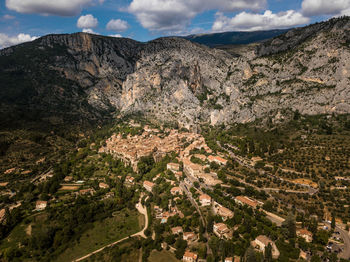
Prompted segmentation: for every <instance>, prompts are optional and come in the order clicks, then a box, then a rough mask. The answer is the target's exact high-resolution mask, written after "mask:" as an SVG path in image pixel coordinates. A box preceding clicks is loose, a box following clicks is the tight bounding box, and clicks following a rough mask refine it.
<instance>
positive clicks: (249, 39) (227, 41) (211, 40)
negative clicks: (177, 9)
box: [184, 29, 289, 47]
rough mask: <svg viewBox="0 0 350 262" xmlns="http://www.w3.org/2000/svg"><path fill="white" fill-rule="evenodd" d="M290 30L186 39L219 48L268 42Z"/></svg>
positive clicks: (229, 33) (209, 35) (216, 34)
mask: <svg viewBox="0 0 350 262" xmlns="http://www.w3.org/2000/svg"><path fill="white" fill-rule="evenodd" d="M288 31H289V29H282V30H268V31H254V32H223V33H213V34H198V35H189V36H186V37H184V38H185V39H187V40H190V41H192V42H194V43H198V44H202V45H206V46H209V47H217V46H222V45H246V44H251V43H256V42H261V41H264V40H268V39H270V38H273V37H276V36H279V35H282V34H284V33H286V32H288Z"/></svg>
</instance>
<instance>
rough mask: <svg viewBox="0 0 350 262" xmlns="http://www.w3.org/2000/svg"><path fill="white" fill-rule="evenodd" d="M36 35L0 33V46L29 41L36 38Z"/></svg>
mask: <svg viewBox="0 0 350 262" xmlns="http://www.w3.org/2000/svg"><path fill="white" fill-rule="evenodd" d="M37 38H38V37H37V36H30V35H28V34H23V33H22V34H18V35H17V36H12V37H11V36H8V35H6V34H2V33H0V48H5V47H9V46H12V45H18V44H20V43H24V42H29V41H33V40H35V39H37Z"/></svg>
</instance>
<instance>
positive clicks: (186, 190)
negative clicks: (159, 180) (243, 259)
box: [180, 182, 212, 254]
mask: <svg viewBox="0 0 350 262" xmlns="http://www.w3.org/2000/svg"><path fill="white" fill-rule="evenodd" d="M180 188H181V189H182V190H183V191H184V192H185V194H186V195H187V197H188V198H189V200H190V201H191V203H192V205H194V207H195V208H196V210H197V212H198V214H199V215H200V217H201V220H202V224H203V227H204V228H205V232H204V234H203V235H204V237H205V238H207V239H208V232H207V223H206V221H205V219H204V216H203V214H202V211H201V210H200V209H199V206H198V204H197V202H196V200H194V199H193V197H192V193H191V192H190V191H189V190H188V189H187V186H186V184H185V183H184V182H180ZM208 240H209V239H208ZM206 246H207V254H212V251H211V248H210V246H209V242H208V241H207V243H206Z"/></svg>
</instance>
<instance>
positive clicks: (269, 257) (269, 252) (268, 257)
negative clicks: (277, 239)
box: [264, 243, 272, 262]
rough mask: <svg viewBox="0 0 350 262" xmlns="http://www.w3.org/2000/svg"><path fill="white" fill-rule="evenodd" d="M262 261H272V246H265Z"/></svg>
mask: <svg viewBox="0 0 350 262" xmlns="http://www.w3.org/2000/svg"><path fill="white" fill-rule="evenodd" d="M264 261H266V262H270V261H272V246H271V244H270V243H269V244H268V245H267V247H266V248H265V257H264Z"/></svg>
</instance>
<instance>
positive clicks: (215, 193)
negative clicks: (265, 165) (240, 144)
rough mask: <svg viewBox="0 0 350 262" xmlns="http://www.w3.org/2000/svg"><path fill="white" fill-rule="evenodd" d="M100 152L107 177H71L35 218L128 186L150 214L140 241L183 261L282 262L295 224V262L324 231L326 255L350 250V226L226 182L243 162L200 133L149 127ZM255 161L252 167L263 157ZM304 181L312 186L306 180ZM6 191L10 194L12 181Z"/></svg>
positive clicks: (115, 138)
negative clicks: (255, 260)
mask: <svg viewBox="0 0 350 262" xmlns="http://www.w3.org/2000/svg"><path fill="white" fill-rule="evenodd" d="M95 148H96V153H97V154H96V155H91V156H88V158H90V160H89V161H97V160H98V161H101V160H103V161H107V162H106V164H104V170H108V171H107V172H106V171H103V172H100V171H98V170H97V171H95V173H94V175H92V176H86V177H81V176H77V175H76V174H67V175H65V176H64V177H63V179H62V181H61V182H60V183H59V186H58V188H57V190H58V191H57V192H58V193H59V194H56V195H55V196H54V197H46V198H47V199H38V200H36V201H35V203H34V205H33V207H32V212H33V214H40V213H43V212H45V210H47V209H48V208H49V209H51V208H54V207H57V206H60V205H62V203H69V201H75V200H76V199H78V198H81V197H83V198H86V199H94V201H96V200H97V201H106V200H107V201H108V200H109V201H113V200H114V199H115V198H116V197H117V195H118V193H117V192H116V190H115V187H116V185H122V186H123V187H125V188H127V190H130V191H132V192H134V193H136V195H137V196H139V197H140V203H143V205H144V209H145V210H147V211H146V214H144V215H146V216H148V217H150V218H149V220H150V222H149V223H148V224H146V225H144V226H145V228H144V229H143V231H142V232H141V233H140V236H143V237H148V238H149V237H150V238H152V239H153V241H155V242H157V243H158V242H159V244H160V246H161V249H162V250H164V251H166V252H170V253H171V254H173V256H174V257H176V258H177V259H179V260H183V261H191V262H193V261H214V260H211V257H215V256H219V255H220V256H224V255H225V257H224V258H223V259H224V260H223V261H225V262H232V261H234V262H238V261H242V259H243V258H244V257H245V256H247V252H248V251H247V250H250V251H251V252H253V253H254V252H255V253H256V254H260V256H261V257H266V256H269V257H271V259H273V260H277V259H278V258H280V257H281V256H282V257H283V256H285V254H286V250H284V249H285V247H284V246H285V245H287V244H286V243H287V242H285V240H283V238H282V240H281V234H282V235H283V234H285V233H283V232H284V231H285V230H286V228H288V227H289V225H290V224H289V223H291V224H293V225H294V226H293V228H294V229H293V232H292V233H291V234H292V235H293V234H295V236H293V237H294V238H295V239H296V240H297V241H298V244H297V245H296V246H293V250H294V251H293V252H294V255H293V259H295V260H302V261H309V260H311V258H312V256H313V253H312V252H315V251H314V250H313V249H311V247H313V246H314V245H315V246H316V245H318V246H319V247H320V243H321V242H320V234H321V233H322V234H323V235H325V236H327V238H326V239H325V240H324V238H323V240H322V241H324V243H323V242H322V243H323V245H324V246H325V248H326V249H327V251H328V252H330V253H335V252H337V254H340V253H344V252H345V251H344V249H345V250H346V249H347V248H349V245H350V237H348V235H349V233H348V232H349V229H348V228H347V229H346V228H345V227H342V226H340V224H339V226H338V225H337V226H335V225H331V221H328V219H327V220H324V221H322V220H320V219H318V218H317V217H316V218H315V219H316V220H315V221H317V223H316V224H317V225H316V229H315V230H311V229H310V228H311V223H312V221H313V220H312V219H313V218H311V220H309V221H308V222H307V223H306V222H305V221H304V220H300V219H298V221H296V218H295V217H293V218H292V217H287V216H286V215H285V214H283V212H282V213H281V212H277V210H271V208H270V207H269V203H270V202H271V201H274V199H273V196H271V195H268V194H267V193H266V192H265V191H264V190H261V191H259V189H258V188H253V187H251V186H250V184H249V183H246V182H245V181H243V180H242V181H241V182H237V181H236V180H234V179H232V178H231V177H232V176H231V175H226V176H223V175H222V174H223V173H224V172H229V171H230V168H231V166H232V163H233V162H239V161H240V160H242V159H243V158H240V159H239V160H236V159H233V158H232V155H230V154H228V153H227V152H225V151H214V150H212V149H211V148H209V146H208V145H207V143H206V141H205V139H204V137H203V136H202V135H200V134H196V133H191V132H188V131H180V130H176V129H169V128H167V129H165V128H164V129H163V128H155V127H150V126H149V125H145V126H144V127H143V129H142V132H140V133H139V134H136V135H131V134H123V133H114V134H112V135H111V136H110V137H109V138H107V139H106V140H104V141H102V142H101V143H100V145H97V146H96V147H95ZM113 159H116V160H120V161H122V165H123V166H124V167H125V168H124V167H118V170H123V172H122V173H118V172H114V170H115V169H113V168H111V167H110V165H111V163H112V162H113V161H114V160H113ZM145 159H148V160H147V161H148V162H149V161H150V159H151V160H152V163H151V164H150V163H148V162H147V165H151V167H152V168H153V169H152V168H151V169H149V170H148V171H145V172H146V173H145V174H143V175H140V170H139V168H140V166H142V165H140V164H141V163H142V164H143V165H144V164H145V163H143V162H144V161H145ZM251 161H252V163H253V164H252V166H254V165H255V164H254V163H256V162H259V161H261V159H260V158H256V159H255V158H252V160H251ZM157 165H159V167H158V168H155V167H156V166H157ZM150 170H151V171H150ZM153 170H158V171H157V172H156V171H154V172H153ZM52 177H53V173H52V172H48V173H46V174H45V175H44V176H41V177H40V178H39V179H36V180H33V182H34V183H36V184H40V183H42V182H45V181H46V180H47V179H52ZM336 179H337V181H343V180H346V179H347V178H344V177H337V178H336ZM237 183H239V185H238V186H236V184H237ZM298 183H300V184H303V183H305V186H309V185H307V184H306V183H307V181H304V180H300V181H298ZM0 186H1V187H2V188H5V189H6V187H7V183H6V182H4V183H1V184H0ZM311 187H312V186H311ZM296 192H297V193H298V191H296ZM135 201H139V200H138V199H137V200H135ZM138 205H139V204H138ZM19 206H21V202H20V201H19V202H18V203H15V204H12V205H11V206H9V208H8V210H9V211H7V210H6V209H5V208H2V209H1V210H0V221H1V222H3V221H4V219H5V217H6V216H7V215H6V214H5V213H6V212H11V210H12V209H14V208H16V207H19ZM291 219H292V220H291ZM329 219H332V218H329ZM249 221H250V222H249ZM245 223H252V224H248V225H245ZM250 227H251V228H250ZM288 230H289V229H288ZM288 230H287V231H288ZM346 230H348V231H346ZM277 232H278V233H277ZM320 232H321V233H320ZM344 232H345V233H344ZM323 235H322V236H323ZM315 239H317V240H316V241H317V242H315ZM348 241H349V242H348ZM219 243H225V244H220V245H227V246H230V247H231V248H229V247H227V249H228V251H225V250H224V249H220V248H217V247H216V246H217V245H219ZM315 243H317V244H315ZM241 246H242V247H241ZM243 246H244V248H243ZM247 248H248V249H247ZM281 248H282V250H281ZM101 250H102V249H101ZM92 254H93V253H90V254H88V255H92ZM226 254H227V256H226ZM79 261H80V260H79Z"/></svg>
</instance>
